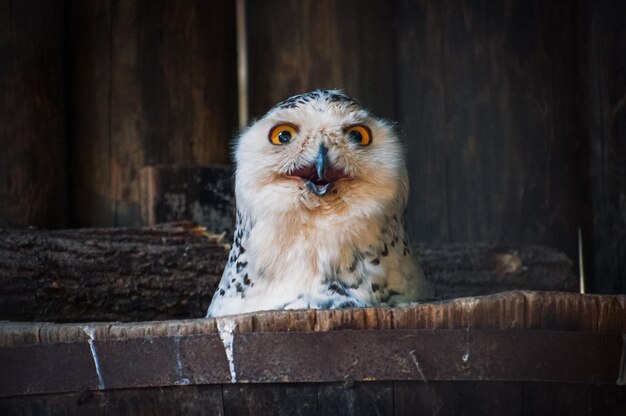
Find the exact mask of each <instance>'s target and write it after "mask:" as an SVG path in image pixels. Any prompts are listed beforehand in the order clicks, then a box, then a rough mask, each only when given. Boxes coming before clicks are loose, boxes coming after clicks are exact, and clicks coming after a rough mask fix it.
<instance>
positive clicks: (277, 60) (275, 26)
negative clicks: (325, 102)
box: [246, 0, 395, 118]
mask: <svg viewBox="0 0 626 416" xmlns="http://www.w3.org/2000/svg"><path fill="white" fill-rule="evenodd" d="M246 6H247V16H248V19H247V20H248V25H247V30H248V50H249V59H248V64H249V72H250V88H249V91H250V114H251V116H252V117H260V116H262V115H263V114H265V113H266V112H267V111H268V110H269V109H270V108H271V107H272V106H273V105H274V104H276V103H277V102H279V101H282V100H284V99H285V98H287V97H289V96H291V95H295V94H299V93H303V92H307V91H310V90H314V89H318V88H340V89H343V90H344V91H345V92H346V93H347V94H348V95H351V96H353V97H354V98H356V99H358V100H359V101H360V102H361V103H362V104H363V105H365V106H366V107H368V108H370V109H371V110H372V111H373V112H374V113H375V114H377V115H378V116H380V117H388V118H393V117H394V115H395V100H394V92H393V90H394V86H395V71H394V69H393V62H394V60H395V55H394V52H395V47H394V45H395V42H394V33H395V31H394V13H393V11H394V6H393V3H390V2H386V1H382V0H375V1H369V2H367V7H363V3H362V2H359V1H357V0H349V1H339V2H336V1H332V0H322V1H319V0H305V1H300V0H279V1H274V0H263V1H258V0H254V1H248V2H246Z"/></svg>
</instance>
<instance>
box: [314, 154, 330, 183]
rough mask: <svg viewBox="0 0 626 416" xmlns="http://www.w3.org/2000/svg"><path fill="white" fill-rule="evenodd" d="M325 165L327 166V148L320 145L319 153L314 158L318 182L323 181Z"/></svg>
mask: <svg viewBox="0 0 626 416" xmlns="http://www.w3.org/2000/svg"><path fill="white" fill-rule="evenodd" d="M326 165H328V147H326V146H324V145H321V146H320V151H319V153H318V154H317V157H316V158H315V170H316V171H317V179H318V180H320V181H321V180H322V179H324V173H325V171H326Z"/></svg>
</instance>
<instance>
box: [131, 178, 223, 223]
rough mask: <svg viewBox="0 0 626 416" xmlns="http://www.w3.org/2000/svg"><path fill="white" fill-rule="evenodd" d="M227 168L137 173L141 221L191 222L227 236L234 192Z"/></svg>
mask: <svg viewBox="0 0 626 416" xmlns="http://www.w3.org/2000/svg"><path fill="white" fill-rule="evenodd" d="M233 173H234V172H233V168H232V167H230V166H211V167H182V166H148V167H145V168H143V169H142V170H141V207H142V210H143V212H142V216H143V221H144V222H145V223H146V224H148V225H156V224H161V223H166V222H174V221H193V222H195V223H196V224H200V225H202V226H203V227H205V228H206V229H207V230H209V231H211V232H214V233H217V234H220V233H227V234H228V235H230V234H231V233H232V231H233V230H234V229H235V189H234V180H233Z"/></svg>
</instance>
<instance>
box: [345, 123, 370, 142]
mask: <svg viewBox="0 0 626 416" xmlns="http://www.w3.org/2000/svg"><path fill="white" fill-rule="evenodd" d="M346 135H347V136H348V139H349V140H350V141H352V142H354V143H356V144H360V145H361V146H367V145H369V144H370V143H371V141H372V132H371V130H370V129H369V127H367V126H363V125H361V124H357V125H354V126H350V127H348V128H347V129H346Z"/></svg>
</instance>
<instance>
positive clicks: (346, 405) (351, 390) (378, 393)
mask: <svg viewBox="0 0 626 416" xmlns="http://www.w3.org/2000/svg"><path fill="white" fill-rule="evenodd" d="M317 395H318V415H320V416H333V415H337V416H353V415H363V416H368V415H393V414H394V409H393V399H394V397H393V383H392V382H370V383H363V382H354V381H351V380H349V379H347V380H346V381H345V382H344V383H341V384H337V383H331V384H318V389H317Z"/></svg>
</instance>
